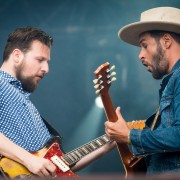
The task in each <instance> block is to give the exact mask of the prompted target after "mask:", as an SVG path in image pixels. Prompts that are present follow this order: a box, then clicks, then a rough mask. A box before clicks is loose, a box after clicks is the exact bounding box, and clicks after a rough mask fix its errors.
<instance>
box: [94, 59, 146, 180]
mask: <svg viewBox="0 0 180 180" xmlns="http://www.w3.org/2000/svg"><path fill="white" fill-rule="evenodd" d="M112 69H113V67H112V68H110V66H109V63H108V62H107V63H105V64H102V65H101V66H99V67H98V68H97V69H96V71H94V75H95V78H96V79H95V80H94V83H95V86H94V87H95V88H96V89H97V90H96V93H98V94H99V95H100V97H101V100H102V103H103V106H104V111H105V114H106V117H107V119H108V120H109V121H110V122H116V121H117V120H118V117H117V115H116V112H115V109H114V106H113V103H112V101H111V98H110V96H109V93H108V91H109V88H110V85H111V82H112V81H113V78H114V77H113V78H112V79H111V76H113V75H115V74H116V73H115V72H112V73H111V74H110V71H111V70H112ZM114 80H115V79H114ZM139 122H140V128H139V129H143V128H144V127H145V123H144V122H145V121H142V120H140V121H139ZM142 124H143V125H142ZM127 125H128V123H127ZM136 125H137V123H132V124H131V125H130V126H129V129H132V128H135V129H138V127H137V126H136ZM116 144H117V149H118V151H119V155H120V157H121V160H122V163H123V166H124V169H125V172H126V177H129V176H135V175H137V173H138V174H145V173H146V164H145V160H144V159H143V158H141V157H140V158H137V157H135V156H134V155H133V154H132V153H131V151H130V149H129V146H128V145H127V144H121V143H116Z"/></svg>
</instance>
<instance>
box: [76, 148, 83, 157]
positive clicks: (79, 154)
mask: <svg viewBox="0 0 180 180" xmlns="http://www.w3.org/2000/svg"><path fill="white" fill-rule="evenodd" d="M74 153H75V154H76V155H77V156H78V157H79V158H81V157H82V156H83V155H82V154H81V153H80V152H79V151H78V150H76V151H74Z"/></svg>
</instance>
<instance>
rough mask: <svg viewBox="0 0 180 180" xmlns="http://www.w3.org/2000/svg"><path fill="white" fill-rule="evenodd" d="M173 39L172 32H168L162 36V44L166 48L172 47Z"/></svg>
mask: <svg viewBox="0 0 180 180" xmlns="http://www.w3.org/2000/svg"><path fill="white" fill-rule="evenodd" d="M172 41H173V39H172V36H171V35H170V34H168V33H166V34H164V35H163V37H162V46H163V47H164V48H165V49H169V48H170V47H171V44H172Z"/></svg>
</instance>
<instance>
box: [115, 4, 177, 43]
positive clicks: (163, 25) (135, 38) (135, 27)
mask: <svg viewBox="0 0 180 180" xmlns="http://www.w3.org/2000/svg"><path fill="white" fill-rule="evenodd" d="M152 30H162V31H169V32H174V33H177V34H180V9H178V8H174V7H158V8H153V9H150V10H147V11H144V12H142V13H141V18H140V22H135V23H132V24H129V25H126V26H124V27H123V28H121V29H120V30H119V32H118V36H119V37H120V38H121V39H122V40H123V41H125V42H127V43H129V44H132V45H135V46H139V36H140V34H142V33H143V32H147V31H152Z"/></svg>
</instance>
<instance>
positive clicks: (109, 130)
mask: <svg viewBox="0 0 180 180" xmlns="http://www.w3.org/2000/svg"><path fill="white" fill-rule="evenodd" d="M116 114H117V117H118V120H117V121H116V122H110V121H106V122H105V127H106V134H107V135H108V136H109V137H110V139H112V140H115V141H116V142H119V143H126V144H128V143H130V142H129V141H130V139H129V134H130V130H131V129H144V128H145V120H138V121H132V122H128V123H127V122H126V121H125V120H124V118H123V117H122V115H121V111H120V107H117V109H116Z"/></svg>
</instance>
